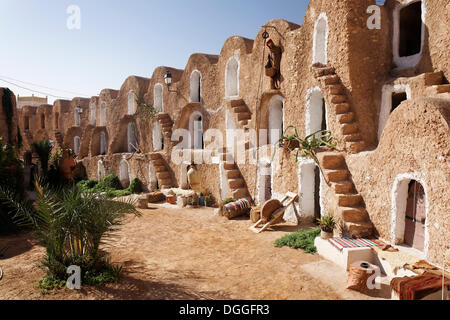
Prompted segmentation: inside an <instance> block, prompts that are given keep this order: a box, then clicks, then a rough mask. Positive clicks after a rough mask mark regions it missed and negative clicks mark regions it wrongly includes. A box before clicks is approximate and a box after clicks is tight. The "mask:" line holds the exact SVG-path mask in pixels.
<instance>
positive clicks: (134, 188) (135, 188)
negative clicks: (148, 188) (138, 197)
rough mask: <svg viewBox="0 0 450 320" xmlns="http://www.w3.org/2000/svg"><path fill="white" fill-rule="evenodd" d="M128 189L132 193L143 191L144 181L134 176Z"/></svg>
mask: <svg viewBox="0 0 450 320" xmlns="http://www.w3.org/2000/svg"><path fill="white" fill-rule="evenodd" d="M128 190H129V191H130V192H131V193H132V194H137V193H141V192H142V182H141V180H139V179H138V178H134V179H133V180H131V183H130V186H129V187H128Z"/></svg>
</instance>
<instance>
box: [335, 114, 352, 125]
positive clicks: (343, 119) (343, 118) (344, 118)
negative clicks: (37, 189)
mask: <svg viewBox="0 0 450 320" xmlns="http://www.w3.org/2000/svg"><path fill="white" fill-rule="evenodd" d="M337 118H338V121H339V123H341V124H342V123H351V122H353V121H355V114H354V113H353V112H347V113H343V114H339V115H338V116H337Z"/></svg>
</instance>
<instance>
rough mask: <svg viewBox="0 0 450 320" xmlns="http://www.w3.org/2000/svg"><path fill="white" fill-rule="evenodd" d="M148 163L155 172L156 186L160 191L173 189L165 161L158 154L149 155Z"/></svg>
mask: <svg viewBox="0 0 450 320" xmlns="http://www.w3.org/2000/svg"><path fill="white" fill-rule="evenodd" d="M150 161H151V163H152V166H153V168H154V170H155V173H156V177H157V179H158V185H159V188H160V189H161V190H164V189H170V188H172V187H173V181H172V178H171V175H170V172H169V169H168V167H167V164H166V161H165V160H164V158H163V157H162V156H161V154H159V153H151V154H150Z"/></svg>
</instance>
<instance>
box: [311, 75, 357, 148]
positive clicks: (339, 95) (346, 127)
mask: <svg viewBox="0 0 450 320" xmlns="http://www.w3.org/2000/svg"><path fill="white" fill-rule="evenodd" d="M312 71H313V73H314V77H315V78H316V79H317V80H319V82H320V83H321V85H322V87H324V88H325V90H323V95H324V97H325V98H326V99H328V103H329V105H330V106H331V107H332V108H334V109H335V111H336V115H337V120H338V121H339V124H340V128H341V133H342V135H343V136H344V141H345V143H346V146H347V149H348V150H349V151H350V152H351V153H358V152H360V151H363V150H364V149H365V147H366V145H365V142H364V140H363V138H362V135H361V132H360V130H359V125H358V123H357V121H356V115H355V113H354V112H352V110H351V106H350V104H349V99H348V97H347V94H346V93H345V87H344V85H343V84H342V81H341V79H340V78H339V76H338V75H337V74H336V70H335V69H334V68H332V67H312Z"/></svg>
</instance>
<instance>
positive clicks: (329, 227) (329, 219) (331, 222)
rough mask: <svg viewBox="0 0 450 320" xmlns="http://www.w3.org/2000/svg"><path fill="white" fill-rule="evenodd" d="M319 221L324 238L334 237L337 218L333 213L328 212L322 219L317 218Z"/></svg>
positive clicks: (321, 234) (321, 235)
mask: <svg viewBox="0 0 450 320" xmlns="http://www.w3.org/2000/svg"><path fill="white" fill-rule="evenodd" d="M317 222H318V223H319V226H320V230H321V233H320V237H321V238H322V239H330V238H333V230H334V229H335V228H336V220H335V219H334V217H333V215H331V214H326V215H324V216H322V217H321V218H320V219H317Z"/></svg>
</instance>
